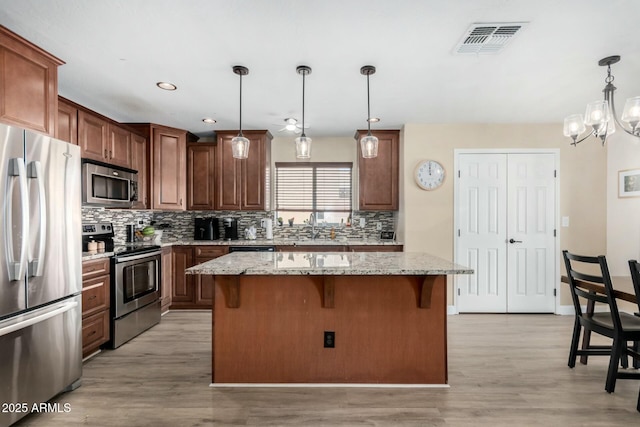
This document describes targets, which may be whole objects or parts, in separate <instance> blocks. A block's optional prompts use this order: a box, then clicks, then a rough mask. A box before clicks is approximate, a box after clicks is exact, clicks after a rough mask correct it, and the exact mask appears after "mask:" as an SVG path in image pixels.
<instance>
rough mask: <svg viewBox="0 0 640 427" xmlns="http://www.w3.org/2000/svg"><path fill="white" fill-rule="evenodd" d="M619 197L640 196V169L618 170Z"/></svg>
mask: <svg viewBox="0 0 640 427" xmlns="http://www.w3.org/2000/svg"><path fill="white" fill-rule="evenodd" d="M618 197H640V169H629V170H624V171H620V172H618Z"/></svg>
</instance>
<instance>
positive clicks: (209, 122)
mask: <svg viewBox="0 0 640 427" xmlns="http://www.w3.org/2000/svg"><path fill="white" fill-rule="evenodd" d="M202 121H203V122H205V123H206V124H208V125H215V124H216V123H218V121H217V120H215V119H212V118H211V117H205V118H204V119H202Z"/></svg>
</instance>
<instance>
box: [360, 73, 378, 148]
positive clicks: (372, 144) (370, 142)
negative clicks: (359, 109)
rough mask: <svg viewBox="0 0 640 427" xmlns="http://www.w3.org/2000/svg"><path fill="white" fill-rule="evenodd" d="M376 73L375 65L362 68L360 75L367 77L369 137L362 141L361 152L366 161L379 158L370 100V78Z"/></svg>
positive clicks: (363, 138)
mask: <svg viewBox="0 0 640 427" xmlns="http://www.w3.org/2000/svg"><path fill="white" fill-rule="evenodd" d="M375 72H376V67H374V66H373V65H365V66H364V67H362V68H360V74H363V75H365V76H367V135H366V136H364V137H362V139H360V151H362V157H363V158H365V159H371V158H374V157H378V138H376V137H375V136H373V135H371V103H370V98H369V76H370V75H371V74H375Z"/></svg>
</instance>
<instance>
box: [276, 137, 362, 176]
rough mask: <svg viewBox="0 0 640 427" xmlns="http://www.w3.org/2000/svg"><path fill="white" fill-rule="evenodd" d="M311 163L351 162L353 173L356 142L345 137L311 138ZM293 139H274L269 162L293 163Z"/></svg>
mask: <svg viewBox="0 0 640 427" xmlns="http://www.w3.org/2000/svg"><path fill="white" fill-rule="evenodd" d="M309 136H310V135H309ZM311 139H312V140H313V142H312V144H311V161H313V162H353V163H354V171H355V169H356V167H357V165H358V162H357V161H356V156H357V155H358V153H357V150H356V149H357V146H356V140H355V139H353V138H347V137H336V138H314V137H312V138H311ZM294 140H295V137H294V136H290V137H274V138H273V140H272V141H271V162H272V163H275V162H295V161H300V162H304V160H296V147H295V143H294Z"/></svg>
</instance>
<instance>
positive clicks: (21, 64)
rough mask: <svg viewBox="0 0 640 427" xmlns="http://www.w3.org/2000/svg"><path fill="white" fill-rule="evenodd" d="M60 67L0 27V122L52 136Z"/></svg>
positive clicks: (47, 56) (33, 47)
mask: <svg viewBox="0 0 640 427" xmlns="http://www.w3.org/2000/svg"><path fill="white" fill-rule="evenodd" d="M62 64H64V62H63V61H61V60H60V59H58V58H56V57H55V56H53V55H51V54H49V53H48V52H45V51H44V50H42V49H40V48H39V47H37V46H35V45H33V44H32V43H30V42H28V41H26V40H24V39H23V38H21V37H20V36H18V35H16V34H14V33H12V32H11V31H9V30H8V29H6V28H5V27H3V26H0V121H2V122H4V123H7V124H11V125H16V126H20V127H23V128H26V129H32V130H35V131H37V132H42V133H45V134H48V135H51V136H55V135H56V121H57V116H58V66H59V65H62Z"/></svg>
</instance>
